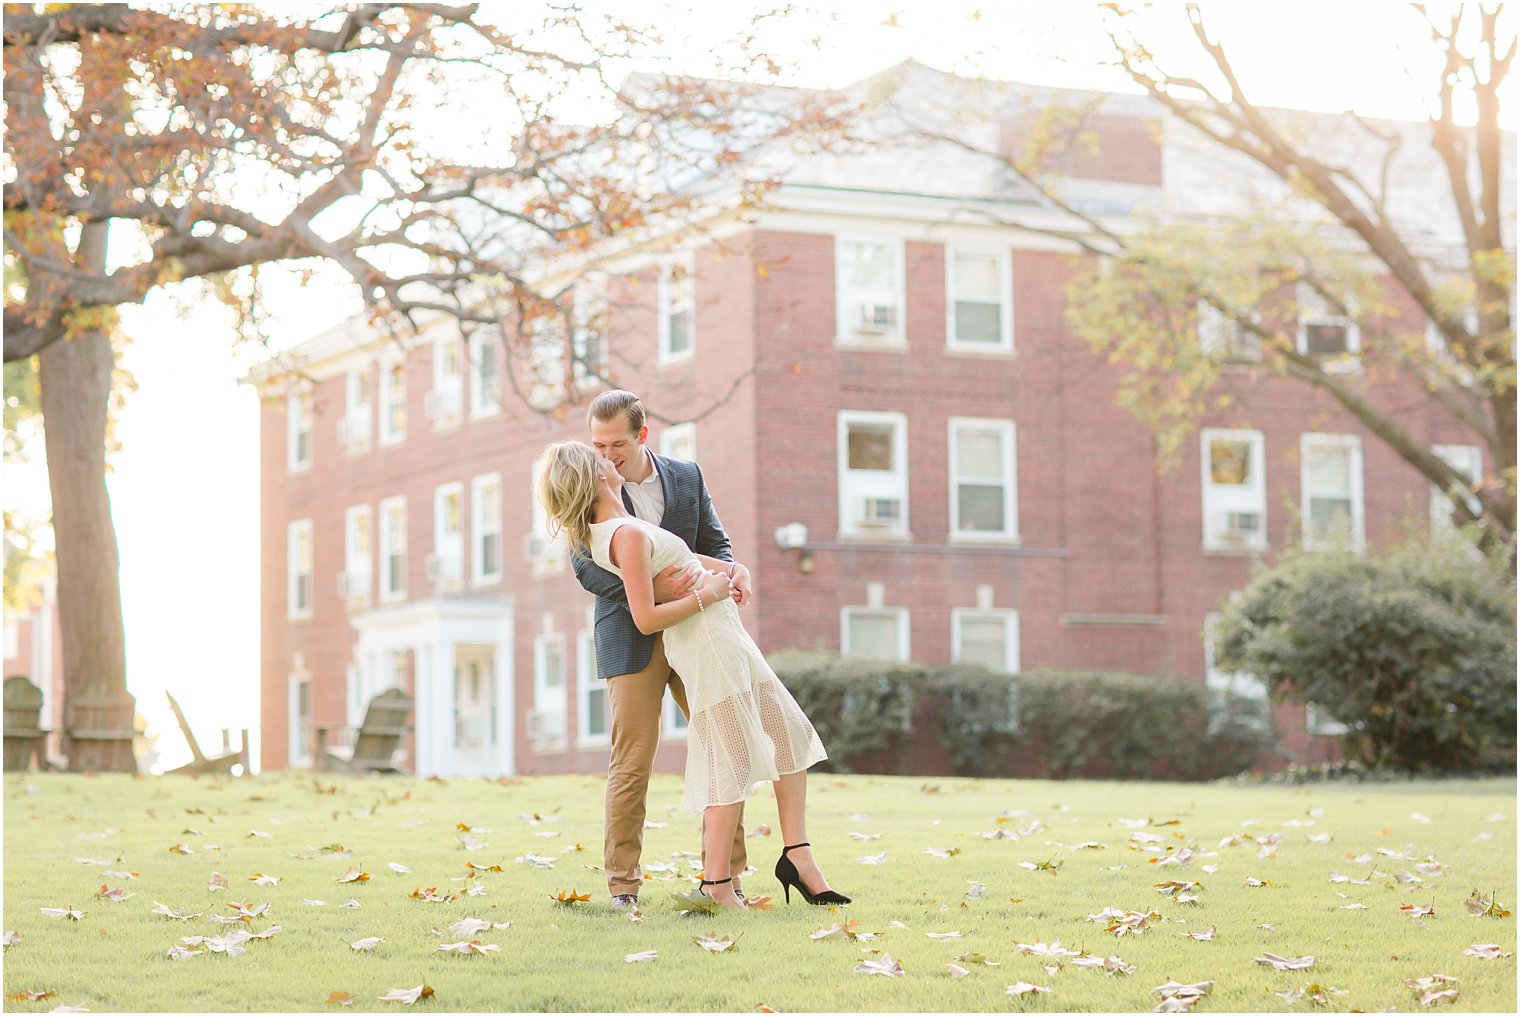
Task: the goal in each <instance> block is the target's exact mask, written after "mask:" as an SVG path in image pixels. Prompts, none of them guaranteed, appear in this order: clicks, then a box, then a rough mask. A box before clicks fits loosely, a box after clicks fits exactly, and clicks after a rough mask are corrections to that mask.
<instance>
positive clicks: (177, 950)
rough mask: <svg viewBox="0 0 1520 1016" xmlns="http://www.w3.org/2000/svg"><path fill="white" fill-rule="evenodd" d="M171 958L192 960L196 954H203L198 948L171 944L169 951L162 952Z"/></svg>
mask: <svg viewBox="0 0 1520 1016" xmlns="http://www.w3.org/2000/svg"><path fill="white" fill-rule="evenodd" d="M164 955H165V956H167V957H169V958H170V959H171V960H193V959H195V957H197V956H203V955H205V954H204V953H203V952H201V950H199V949H187V948H186V947H185V946H182V945H171V946H170V947H169V951H168V952H166V953H164Z"/></svg>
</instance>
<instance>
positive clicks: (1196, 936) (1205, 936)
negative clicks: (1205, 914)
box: [1183, 924, 1214, 942]
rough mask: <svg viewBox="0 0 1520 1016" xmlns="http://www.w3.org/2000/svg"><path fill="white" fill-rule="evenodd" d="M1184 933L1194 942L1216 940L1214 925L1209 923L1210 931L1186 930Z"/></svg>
mask: <svg viewBox="0 0 1520 1016" xmlns="http://www.w3.org/2000/svg"><path fill="white" fill-rule="evenodd" d="M1183 934H1184V935H1186V936H1187V937H1188V938H1190V939H1192V940H1193V941H1194V942H1212V941H1214V926H1213V925H1212V924H1211V925H1209V930H1208V931H1184V932H1183Z"/></svg>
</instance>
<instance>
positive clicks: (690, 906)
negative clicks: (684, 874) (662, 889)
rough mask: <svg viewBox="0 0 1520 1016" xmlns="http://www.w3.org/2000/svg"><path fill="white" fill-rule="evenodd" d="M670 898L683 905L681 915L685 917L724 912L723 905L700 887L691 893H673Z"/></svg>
mask: <svg viewBox="0 0 1520 1016" xmlns="http://www.w3.org/2000/svg"><path fill="white" fill-rule="evenodd" d="M670 898H671V899H673V900H675V901H676V902H677V903H680V904H682V909H681V914H682V916H684V917H690V916H691V915H692V914H716V913H719V912H721V911H722V910H723V907H722V905H721V904H719V903H718V901H717V900H715V899H713V898H712V897H711V896H709V895H707V894H706V893H704V892H703V891H702V890H701V888H700V887H698V888H696V889H693V890H691V891H690V892H684V893H677V892H673V893H671V894H670Z"/></svg>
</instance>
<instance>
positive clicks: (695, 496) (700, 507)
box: [570, 452, 734, 677]
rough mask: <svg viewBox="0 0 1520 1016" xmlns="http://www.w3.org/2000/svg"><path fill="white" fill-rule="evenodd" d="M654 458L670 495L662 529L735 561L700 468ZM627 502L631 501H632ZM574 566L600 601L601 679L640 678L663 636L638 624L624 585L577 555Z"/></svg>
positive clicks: (710, 554) (692, 545)
mask: <svg viewBox="0 0 1520 1016" xmlns="http://www.w3.org/2000/svg"><path fill="white" fill-rule="evenodd" d="M650 458H651V459H652V460H653V461H654V468H655V471H656V472H657V473H658V474H659V477H660V487H661V489H662V490H664V492H665V517H664V518H663V519H661V520H660V528H661V529H666V530H669V531H670V532H672V533H675V534H676V535H677V536H679V537H680V538H681V539H682V540H684V541H686V545H687V546H688V547H690V548H691V549H692V550H694V551H696V552H697V553H698V554H706V555H707V556H708V557H715V558H718V559H719V560H721V561H732V560H733V559H734V555H733V550H732V549H731V548H730V547H729V543H728V534H727V533H725V532H724V531H723V525H722V523H720V522H719V521H718V513H717V512H716V511H714V510H713V503H712V497H711V496H710V495H709V494H708V493H707V483H706V482H705V481H704V480H703V479H702V470H701V468H699V467H698V466H697V464H696V463H695V462H686V461H684V460H682V459H668V458H666V457H665V456H663V455H655V454H654V453H653V452H650ZM624 501H625V502H626V501H627V497H626V496H625V497H624ZM570 560H571V562H572V564H573V566H574V568H575V577H576V578H577V579H579V580H580V583H581V585H583V586H585V587H586V589H587V591H589V592H592V593H595V594H596V596H597V601H596V628H595V635H596V674H597V676H598V677H617V676H619V675H620V674H636V673H638V672H639V671H641V670H643V669H644V668H645V667H647V666H649V658H650V656H652V655H653V654H654V640H655V639H657V638H659V636H658V635H645V634H643V633H642V632H640V631H639V628H638V625H636V624H634V623H633V615H632V614H631V613H629V611H628V595H627V593H626V592H625V591H624V589H623V580H622V579H620V578H618V577H617V576H616V575H614V574H612V573H611V572H610V571H607V570H606V569H605V568H602V567H600V566H598V565H597V564H596V563H595V562H593V561H592V560H591V559H590V558H586V557H581V556H580V555H579V554H576V553H572V554H571V555H570Z"/></svg>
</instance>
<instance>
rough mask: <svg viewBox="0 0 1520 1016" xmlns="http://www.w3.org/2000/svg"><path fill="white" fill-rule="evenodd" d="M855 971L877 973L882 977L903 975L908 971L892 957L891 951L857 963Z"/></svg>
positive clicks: (858, 972)
mask: <svg viewBox="0 0 1520 1016" xmlns="http://www.w3.org/2000/svg"><path fill="white" fill-rule="evenodd" d="M855 973H857V974H868V975H869V974H877V975H880V976H881V977H902V976H904V975H905V974H906V973H907V971H905V970H903V965H902V964H901V963H899V962H898V961H897V960H894V959H893V958H892V954H891V953H882V954H881V956H880V957H878V958H877V959H874V960H861V961H860V962H859V963H857V964H855Z"/></svg>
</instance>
